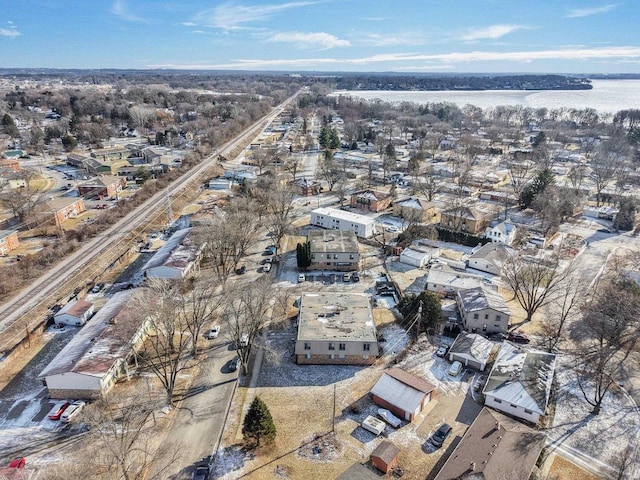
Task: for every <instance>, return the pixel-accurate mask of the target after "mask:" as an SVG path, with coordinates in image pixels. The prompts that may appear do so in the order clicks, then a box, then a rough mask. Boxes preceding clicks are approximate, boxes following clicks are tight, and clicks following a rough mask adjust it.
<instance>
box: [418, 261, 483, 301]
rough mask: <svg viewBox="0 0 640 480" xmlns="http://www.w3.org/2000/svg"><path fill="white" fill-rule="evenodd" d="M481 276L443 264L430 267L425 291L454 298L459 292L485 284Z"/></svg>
mask: <svg viewBox="0 0 640 480" xmlns="http://www.w3.org/2000/svg"><path fill="white" fill-rule="evenodd" d="M485 281H486V280H485V278H484V277H482V276H481V275H474V274H472V273H466V272H462V271H460V270H454V269H452V268H450V267H449V266H448V265H445V264H438V265H432V266H431V268H430V269H429V273H428V274H427V279H426V285H425V287H426V289H427V290H429V291H430V292H433V293H437V294H439V295H441V296H445V297H449V296H454V295H455V294H456V293H458V291H459V290H465V289H469V288H475V287H481V286H482V285H484V284H485Z"/></svg>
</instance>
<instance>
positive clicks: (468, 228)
mask: <svg viewBox="0 0 640 480" xmlns="http://www.w3.org/2000/svg"><path fill="white" fill-rule="evenodd" d="M489 222H490V218H489V215H488V214H487V213H486V212H482V211H480V210H478V209H477V208H474V207H466V206H460V207H453V208H449V209H447V210H445V211H443V212H442V215H441V217H440V225H442V227H443V228H446V229H448V230H452V231H454V232H465V233H469V234H471V235H478V234H479V233H480V232H484V231H485V230H486V229H487V227H488V226H489Z"/></svg>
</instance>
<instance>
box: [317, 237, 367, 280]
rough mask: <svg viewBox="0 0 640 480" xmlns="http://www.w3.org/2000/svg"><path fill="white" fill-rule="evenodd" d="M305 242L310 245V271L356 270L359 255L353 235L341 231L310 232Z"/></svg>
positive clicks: (358, 263)
mask: <svg viewBox="0 0 640 480" xmlns="http://www.w3.org/2000/svg"><path fill="white" fill-rule="evenodd" d="M307 241H308V242H309V243H310V245H311V266H310V267H309V269H310V270H334V271H340V272H352V271H357V270H358V267H359V265H360V253H359V252H358V239H357V238H356V234H355V233H353V232H346V231H343V230H311V231H310V232H309V233H308V234H307Z"/></svg>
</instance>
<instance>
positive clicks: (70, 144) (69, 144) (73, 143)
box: [62, 134, 78, 152]
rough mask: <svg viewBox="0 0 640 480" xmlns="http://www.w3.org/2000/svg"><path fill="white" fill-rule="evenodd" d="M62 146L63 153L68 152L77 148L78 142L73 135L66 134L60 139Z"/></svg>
mask: <svg viewBox="0 0 640 480" xmlns="http://www.w3.org/2000/svg"><path fill="white" fill-rule="evenodd" d="M62 146H63V147H64V150H65V152H70V151H71V150H73V149H74V148H76V147H77V146H78V141H77V140H76V139H75V138H74V137H73V135H69V134H67V135H65V136H64V137H62Z"/></svg>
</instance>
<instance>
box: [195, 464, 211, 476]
mask: <svg viewBox="0 0 640 480" xmlns="http://www.w3.org/2000/svg"><path fill="white" fill-rule="evenodd" d="M208 478H209V466H208V465H199V466H197V467H196V469H195V470H194V471H193V475H191V479H192V480H207V479H208Z"/></svg>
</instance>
